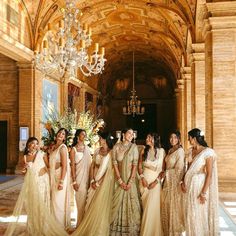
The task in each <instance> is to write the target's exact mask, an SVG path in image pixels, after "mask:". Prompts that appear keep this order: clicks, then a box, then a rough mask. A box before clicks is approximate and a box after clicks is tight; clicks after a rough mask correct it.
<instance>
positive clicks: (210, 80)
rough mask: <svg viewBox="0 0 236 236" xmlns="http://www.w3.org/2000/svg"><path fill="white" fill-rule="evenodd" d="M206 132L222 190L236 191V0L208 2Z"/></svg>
mask: <svg viewBox="0 0 236 236" xmlns="http://www.w3.org/2000/svg"><path fill="white" fill-rule="evenodd" d="M206 6H207V11H208V14H207V16H208V18H207V19H205V27H204V38H205V45H206V90H207V91H206V92H207V103H206V104H207V106H206V108H207V114H208V115H207V117H206V126H207V135H209V137H210V140H209V139H208V142H209V144H210V145H211V146H212V147H213V148H214V149H215V151H216V153H217V155H218V172H219V186H220V190H221V191H228V192H236V172H235V166H236V159H235V153H236V145H235V143H234V140H235V134H236V125H235V123H236V103H235V101H236V100H235V91H236V69H235V68H236V67H235V65H236V16H235V9H236V2H234V1H233V2H232V1H229V2H222V3H221V2H216V3H207V4H206Z"/></svg>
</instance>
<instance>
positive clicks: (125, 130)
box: [120, 128, 133, 141]
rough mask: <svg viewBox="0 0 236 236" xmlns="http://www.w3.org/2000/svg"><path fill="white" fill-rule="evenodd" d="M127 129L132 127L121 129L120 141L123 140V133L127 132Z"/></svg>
mask: <svg viewBox="0 0 236 236" xmlns="http://www.w3.org/2000/svg"><path fill="white" fill-rule="evenodd" d="M128 130H133V129H132V128H125V129H123V130H122V131H121V138H120V141H123V135H124V134H126V132H127V131H128Z"/></svg>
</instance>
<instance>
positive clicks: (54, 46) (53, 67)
mask: <svg viewBox="0 0 236 236" xmlns="http://www.w3.org/2000/svg"><path fill="white" fill-rule="evenodd" d="M75 2H76V1H74V0H66V8H65V9H64V10H63V14H64V17H63V20H61V21H60V22H59V29H58V31H57V32H56V33H54V32H53V30H52V27H51V24H50V23H49V24H48V32H47V33H46V35H45V40H43V43H42V47H41V46H40V45H37V47H36V50H35V58H34V60H35V66H36V68H37V69H39V70H40V71H42V72H43V73H44V74H46V75H48V74H53V73H59V76H60V77H63V76H64V74H65V72H67V73H69V77H70V78H71V77H72V78H77V70H78V69H79V70H80V71H81V72H82V73H83V74H84V75H85V76H91V75H96V74H98V73H101V72H102V71H103V70H104V65H105V62H106V59H105V58H104V54H105V49H104V47H102V48H101V49H100V51H99V44H98V43H95V45H94V48H93V50H91V53H89V50H88V48H89V47H90V46H91V43H92V39H91V35H92V31H91V28H90V27H88V25H87V24H84V25H83V26H82V25H81V23H80V22H79V18H80V17H81V16H82V13H81V12H80V10H79V9H77V8H76V6H75ZM41 48H42V50H41V51H40V49H41Z"/></svg>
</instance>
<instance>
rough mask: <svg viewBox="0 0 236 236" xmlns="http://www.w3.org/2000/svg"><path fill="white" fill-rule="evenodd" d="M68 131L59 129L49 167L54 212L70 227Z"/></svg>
mask: <svg viewBox="0 0 236 236" xmlns="http://www.w3.org/2000/svg"><path fill="white" fill-rule="evenodd" d="M67 134H68V131H67V130H66V129H64V128H61V129H59V130H58V132H57V134H56V140H55V144H54V145H53V146H52V148H51V149H50V155H49V167H50V182H51V198H52V199H51V204H52V207H51V208H52V213H53V215H54V216H55V218H56V219H57V221H58V222H59V223H60V224H61V225H62V226H63V227H64V228H65V229H68V228H69V227H70V192H71V191H70V164H69V157H68V149H67V146H66V145H65V142H66V139H67Z"/></svg>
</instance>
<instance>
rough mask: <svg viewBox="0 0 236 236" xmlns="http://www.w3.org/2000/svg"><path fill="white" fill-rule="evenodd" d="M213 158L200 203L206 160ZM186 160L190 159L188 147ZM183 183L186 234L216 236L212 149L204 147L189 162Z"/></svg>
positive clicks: (214, 175) (214, 161)
mask: <svg viewBox="0 0 236 236" xmlns="http://www.w3.org/2000/svg"><path fill="white" fill-rule="evenodd" d="M207 158H212V159H213V169H212V177H211V183H210V186H209V188H208V190H207V192H206V199H207V200H206V202H205V204H200V201H199V199H198V196H199V195H200V193H201V191H202V188H203V185H204V183H205V179H206V172H205V166H206V160H207ZM188 160H192V149H190V152H189V156H188ZM184 183H185V185H186V188H187V193H186V194H185V195H184V200H185V201H184V202H185V221H186V222H185V227H186V236H200V235H201V236H217V235H218V233H219V220H218V219H219V216H218V177H217V165H216V154H215V152H214V150H213V149H211V148H205V149H204V150H203V151H201V152H200V153H199V154H198V155H197V156H195V158H194V160H193V161H192V163H191V164H190V167H189V169H188V171H187V172H186V174H185V178H184Z"/></svg>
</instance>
